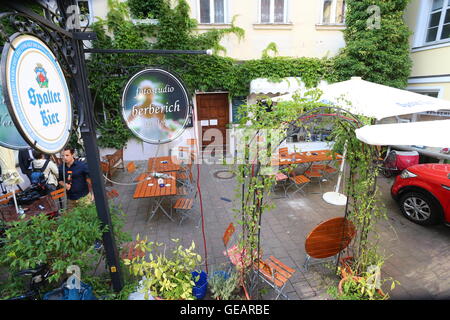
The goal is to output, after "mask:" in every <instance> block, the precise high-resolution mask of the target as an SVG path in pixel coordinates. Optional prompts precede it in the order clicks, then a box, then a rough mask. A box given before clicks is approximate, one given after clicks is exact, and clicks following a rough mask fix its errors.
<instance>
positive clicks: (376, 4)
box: [334, 0, 412, 88]
mask: <svg viewBox="0 0 450 320" xmlns="http://www.w3.org/2000/svg"><path fill="white" fill-rule="evenodd" d="M409 2H410V0H348V1H346V3H347V13H346V24H347V28H346V30H345V31H344V38H345V41H346V47H345V48H344V49H343V50H342V52H341V53H340V54H339V55H338V56H337V57H336V59H334V69H335V71H336V74H337V79H338V80H339V81H343V80H347V79H349V78H350V77H351V76H360V77H362V78H363V79H364V80H367V81H372V82H376V83H380V84H384V85H387V86H392V87H396V88H405V87H406V86H407V84H408V77H409V75H410V73H411V66H412V62H411V58H410V52H409V41H408V38H409V35H410V31H409V29H408V26H407V25H406V23H405V21H404V20H403V15H404V12H405V9H406V7H407V5H408V3H409Z"/></svg>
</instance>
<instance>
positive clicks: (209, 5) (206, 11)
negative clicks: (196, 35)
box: [199, 0, 227, 23]
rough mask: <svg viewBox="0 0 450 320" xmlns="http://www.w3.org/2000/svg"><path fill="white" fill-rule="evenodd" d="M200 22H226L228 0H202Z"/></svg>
mask: <svg viewBox="0 0 450 320" xmlns="http://www.w3.org/2000/svg"><path fill="white" fill-rule="evenodd" d="M199 4H200V6H199V7H200V23H226V22H227V18H226V16H227V13H226V10H227V8H226V0H200V1H199Z"/></svg>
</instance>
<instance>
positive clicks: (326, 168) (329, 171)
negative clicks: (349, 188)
mask: <svg viewBox="0 0 450 320" xmlns="http://www.w3.org/2000/svg"><path fill="white" fill-rule="evenodd" d="M311 170H312V171H321V172H322V174H323V176H324V177H325V178H326V179H329V178H331V177H332V176H333V175H334V174H335V173H336V172H338V170H337V169H336V168H334V167H332V166H330V165H328V164H313V165H311Z"/></svg>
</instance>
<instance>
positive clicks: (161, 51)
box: [84, 48, 212, 55]
mask: <svg viewBox="0 0 450 320" xmlns="http://www.w3.org/2000/svg"><path fill="white" fill-rule="evenodd" d="M84 52H86V53H136V54H159V55H161V54H208V55H211V54H212V51H211V50H165V49H96V48H93V49H84Z"/></svg>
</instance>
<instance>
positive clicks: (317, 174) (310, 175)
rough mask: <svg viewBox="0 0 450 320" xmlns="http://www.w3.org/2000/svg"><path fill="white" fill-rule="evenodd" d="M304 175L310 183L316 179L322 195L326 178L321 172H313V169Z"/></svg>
mask: <svg viewBox="0 0 450 320" xmlns="http://www.w3.org/2000/svg"><path fill="white" fill-rule="evenodd" d="M304 175H305V176H306V177H307V178H308V179H309V180H310V181H312V179H316V180H317V181H318V182H319V188H320V193H322V179H323V178H324V177H323V174H322V173H321V172H320V171H319V170H313V169H312V168H310V169H309V170H306V171H305V173H304Z"/></svg>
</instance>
